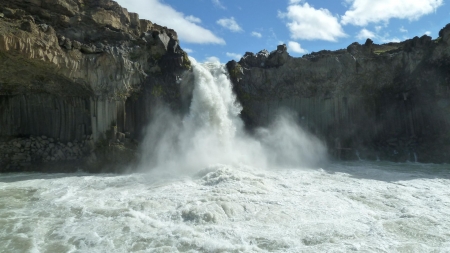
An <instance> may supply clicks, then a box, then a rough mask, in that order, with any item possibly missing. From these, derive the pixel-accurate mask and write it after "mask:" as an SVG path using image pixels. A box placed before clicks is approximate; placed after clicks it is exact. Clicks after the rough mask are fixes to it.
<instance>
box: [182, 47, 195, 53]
mask: <svg viewBox="0 0 450 253" xmlns="http://www.w3.org/2000/svg"><path fill="white" fill-rule="evenodd" d="M183 50H184V52H186V53H188V54H191V53H193V52H194V50H192V49H190V48H183Z"/></svg>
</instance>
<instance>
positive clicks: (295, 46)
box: [287, 41, 308, 54]
mask: <svg viewBox="0 0 450 253" xmlns="http://www.w3.org/2000/svg"><path fill="white" fill-rule="evenodd" d="M287 46H288V50H289V51H290V52H293V53H298V54H305V53H307V52H308V51H307V50H305V49H303V48H302V46H301V45H300V43H298V42H295V41H289V42H288V45H287Z"/></svg>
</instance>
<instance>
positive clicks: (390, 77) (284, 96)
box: [227, 25, 450, 163]
mask: <svg viewBox="0 0 450 253" xmlns="http://www.w3.org/2000/svg"><path fill="white" fill-rule="evenodd" d="M439 36H440V37H439V38H438V39H436V40H432V39H431V37H428V36H423V37H421V38H418V37H415V38H413V39H411V40H407V41H404V42H401V43H388V44H384V45H376V44H373V42H372V41H371V40H370V39H368V40H367V41H366V43H365V44H364V45H360V44H358V43H353V44H351V45H350V46H349V47H348V48H347V49H343V50H337V51H320V52H317V53H311V54H308V55H304V56H303V57H301V58H293V57H291V56H289V54H288V53H287V51H286V46H285V45H281V46H278V48H277V50H275V51H273V52H270V53H269V52H268V51H266V50H263V51H261V52H259V53H257V54H254V53H246V54H245V55H244V56H243V57H242V59H241V60H240V61H239V62H235V61H230V62H228V63H227V67H228V69H229V72H230V76H231V78H232V80H233V87H234V90H235V92H236V94H237V96H238V99H239V101H240V102H241V103H242V105H243V108H244V110H243V112H242V118H243V119H244V121H245V122H246V125H247V126H248V127H249V129H253V128H255V127H258V126H261V125H267V124H270V120H271V119H272V118H273V115H274V114H276V113H278V112H279V111H280V110H288V111H290V112H291V113H294V114H295V115H296V117H297V119H298V122H299V123H300V124H301V125H303V126H304V128H305V129H307V130H308V131H310V132H311V133H313V134H316V135H317V136H319V138H321V139H322V140H323V141H324V142H325V143H326V144H327V146H328V148H329V150H330V153H331V154H332V155H334V156H335V157H336V158H338V159H339V158H341V159H358V158H360V159H369V160H376V159H381V160H391V161H399V162H405V161H411V162H413V161H416V160H417V161H420V162H447V163H448V162H450V25H447V26H446V27H445V28H444V29H442V30H441V31H440V33H439Z"/></svg>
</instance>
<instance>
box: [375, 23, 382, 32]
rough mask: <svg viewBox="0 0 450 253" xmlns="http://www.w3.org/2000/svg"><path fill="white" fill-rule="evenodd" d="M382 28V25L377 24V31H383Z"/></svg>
mask: <svg viewBox="0 0 450 253" xmlns="http://www.w3.org/2000/svg"><path fill="white" fill-rule="evenodd" d="M381 28H383V27H382V26H381V25H377V26H375V31H376V32H379V31H381Z"/></svg>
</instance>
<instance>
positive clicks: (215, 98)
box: [140, 58, 326, 171]
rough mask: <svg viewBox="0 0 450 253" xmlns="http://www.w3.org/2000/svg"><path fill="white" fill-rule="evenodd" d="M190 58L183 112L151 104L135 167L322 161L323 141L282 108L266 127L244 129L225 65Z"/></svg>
mask: <svg viewBox="0 0 450 253" xmlns="http://www.w3.org/2000/svg"><path fill="white" fill-rule="evenodd" d="M191 61H192V66H193V68H192V71H191V72H189V73H187V75H192V76H190V77H189V78H184V82H192V83H190V84H184V85H194V88H193V94H192V101H191V104H190V108H189V113H187V115H184V116H181V115H177V114H174V113H173V112H171V111H170V110H169V109H167V108H164V107H161V108H159V109H157V110H156V112H155V114H154V117H153V119H152V121H151V123H150V124H149V126H148V128H147V132H146V138H145V141H144V143H143V145H142V154H143V157H142V161H141V164H140V167H141V169H143V170H147V169H154V168H156V169H162V170H166V171H167V170H185V171H194V170H200V169H203V168H205V167H207V166H209V165H213V164H217V163H221V164H244V165H251V166H255V167H269V166H270V167H277V166H292V167H294V166H295V167H298V166H311V165H317V164H318V163H320V162H322V161H324V159H325V157H326V149H325V147H324V146H323V145H322V144H321V143H320V141H319V140H318V139H317V138H315V137H314V136H312V135H310V134H308V133H306V132H305V131H303V130H302V129H301V128H300V127H299V126H298V125H296V124H295V120H294V118H293V116H292V115H290V114H289V113H287V112H280V114H279V115H277V117H276V118H275V119H273V124H271V125H270V126H269V127H268V128H259V129H257V130H256V131H255V133H254V134H252V135H250V134H248V133H246V132H245V131H244V124H243V122H242V121H241V119H240V117H239V114H240V112H241V110H242V107H241V105H240V104H239V102H238V101H237V100H236V96H235V95H234V94H233V91H232V85H231V82H230V79H229V76H228V73H227V70H226V68H225V66H224V65H221V64H220V63H219V62H207V63H204V64H200V63H197V62H196V61H195V59H193V58H191Z"/></svg>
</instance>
